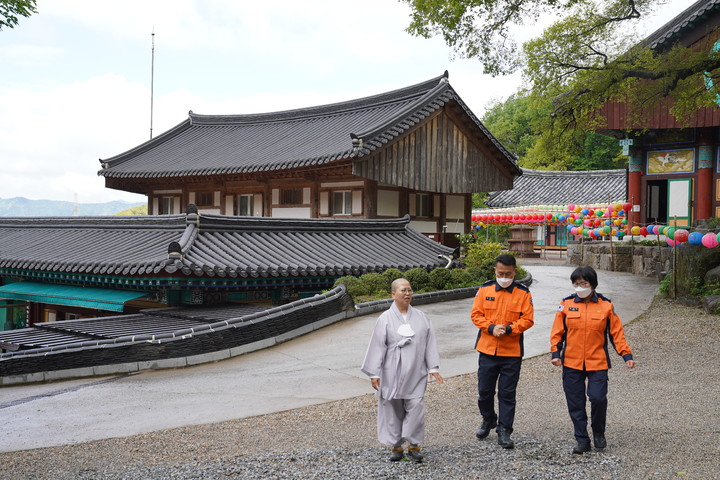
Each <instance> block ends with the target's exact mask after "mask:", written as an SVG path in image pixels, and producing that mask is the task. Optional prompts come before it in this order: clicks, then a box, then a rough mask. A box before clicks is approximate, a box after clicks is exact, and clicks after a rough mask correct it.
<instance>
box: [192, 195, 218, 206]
mask: <svg viewBox="0 0 720 480" xmlns="http://www.w3.org/2000/svg"><path fill="white" fill-rule="evenodd" d="M195 205H197V206H198V207H212V206H214V205H215V196H214V194H213V192H198V193H197V194H195Z"/></svg>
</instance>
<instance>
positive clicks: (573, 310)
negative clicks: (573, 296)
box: [568, 307, 580, 312]
mask: <svg viewBox="0 0 720 480" xmlns="http://www.w3.org/2000/svg"><path fill="white" fill-rule="evenodd" d="M568 310H570V311H571V312H579V311H580V309H579V308H577V307H570V308H568Z"/></svg>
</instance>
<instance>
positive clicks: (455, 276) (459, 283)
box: [446, 268, 479, 289]
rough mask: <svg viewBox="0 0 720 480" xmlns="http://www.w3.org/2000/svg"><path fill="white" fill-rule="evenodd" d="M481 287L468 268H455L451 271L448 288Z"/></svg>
mask: <svg viewBox="0 0 720 480" xmlns="http://www.w3.org/2000/svg"><path fill="white" fill-rule="evenodd" d="M475 285H479V284H478V282H477V281H476V279H475V277H474V276H473V274H472V273H470V271H469V270H468V269H466V268H453V269H452V270H450V282H449V283H448V284H447V285H446V288H448V289H452V288H463V287H474V286H475Z"/></svg>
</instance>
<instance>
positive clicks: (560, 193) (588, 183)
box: [485, 168, 627, 208]
mask: <svg viewBox="0 0 720 480" xmlns="http://www.w3.org/2000/svg"><path fill="white" fill-rule="evenodd" d="M522 170H523V174H522V175H520V176H519V177H516V178H515V180H514V181H513V189H512V190H503V191H498V192H491V193H490V195H489V196H488V199H487V200H486V202H485V203H486V204H487V205H488V206H489V207H493V208H498V207H516V206H521V205H560V204H568V203H576V204H595V203H607V202H618V201H624V200H626V197H627V188H626V185H627V172H626V171H625V170H586V171H574V172H572V171H571V172H564V171H544V170H529V169H526V168H523V169H522Z"/></svg>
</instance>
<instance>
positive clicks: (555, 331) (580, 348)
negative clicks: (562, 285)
mask: <svg viewBox="0 0 720 480" xmlns="http://www.w3.org/2000/svg"><path fill="white" fill-rule="evenodd" d="M608 341H609V342H610V343H611V344H612V345H613V347H614V348H615V351H616V352H617V353H618V354H619V355H622V357H623V359H624V360H625V361H628V360H632V358H633V357H632V352H631V351H630V347H629V346H628V344H627V341H626V340H625V331H624V330H623V326H622V322H621V321H620V317H618V316H617V314H616V313H615V308H614V307H613V304H612V302H611V301H610V300H609V299H608V298H606V297H604V296H603V295H601V294H599V293H595V292H593V294H592V295H591V296H590V298H589V299H588V301H587V302H586V301H585V300H583V299H582V298H580V297H578V296H577V295H575V294H573V295H570V296H569V297H565V298H563V299H562V301H561V302H560V305H559V306H558V311H557V313H556V314H555V321H554V322H553V326H552V330H551V332H550V351H551V352H552V358H561V359H562V361H563V365H564V366H566V367H568V368H573V369H575V370H588V371H590V370H607V369H608V368H610V354H609V351H608Z"/></svg>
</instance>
